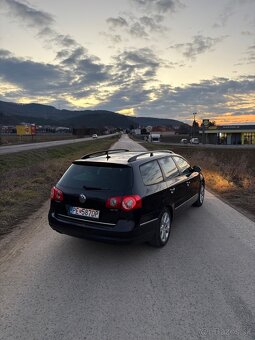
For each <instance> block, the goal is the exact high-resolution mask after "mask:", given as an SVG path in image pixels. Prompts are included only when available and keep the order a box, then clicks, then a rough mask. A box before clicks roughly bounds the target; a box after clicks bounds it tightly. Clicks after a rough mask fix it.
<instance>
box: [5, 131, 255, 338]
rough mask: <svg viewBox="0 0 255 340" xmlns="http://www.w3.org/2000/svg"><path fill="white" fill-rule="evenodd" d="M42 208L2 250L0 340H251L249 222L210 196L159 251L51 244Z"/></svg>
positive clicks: (57, 239) (254, 290) (252, 234)
mask: <svg viewBox="0 0 255 340" xmlns="http://www.w3.org/2000/svg"><path fill="white" fill-rule="evenodd" d="M122 138H124V143H123V142H121V144H118V145H116V146H115V147H123V146H124V147H125V148H130V146H131V145H130V144H129V143H130V142H128V141H127V139H126V138H127V137H126V136H124V137H122ZM125 139H126V140H125ZM131 143H132V145H134V144H133V143H134V142H131ZM128 144H129V146H128ZM134 148H135V149H137V148H138V147H137V145H136V146H135V147H134ZM48 207H49V202H46V203H45V204H44V206H42V207H41V209H40V210H39V211H37V212H36V213H35V214H33V215H31V217H30V218H29V220H28V221H26V222H24V224H23V225H22V230H23V232H21V233H20V234H19V237H16V238H15V239H13V240H12V242H11V244H12V246H10V244H8V243H7V244H5V246H4V245H2V251H1V253H0V254H1V264H0V273H1V280H0V301H1V303H0V316H1V329H0V339H3V340H6V339H25V340H27V339H61V340H62V339H68V340H69V339H100V340H101V339H123V340H125V339H173V340H178V339H180V340H186V339H188V340H192V339H212V340H215V339H238V340H240V339H241V340H246V339H253V340H254V339H255V285H254V282H255V265H254V263H255V223H253V222H252V221H251V220H249V219H247V218H246V217H245V216H243V215H241V214H240V213H239V212H237V211H236V210H234V209H233V208H231V207H230V206H228V205H227V204H225V203H223V202H222V201H220V200H219V199H217V198H216V197H215V196H213V195H212V194H210V193H208V192H207V193H206V199H205V202H204V205H203V206H202V207H201V208H190V209H188V210H186V211H185V213H183V214H182V215H180V216H178V217H177V218H176V219H175V221H174V223H173V229H172V232H171V238H170V241H169V243H168V244H167V246H166V247H164V248H163V249H155V248H153V247H150V246H148V245H147V244H140V245H126V246H123V245H111V244H104V243H97V242H93V241H86V240H82V239H76V238H72V237H69V236H65V235H60V234H58V233H56V232H54V231H53V230H51V229H50V227H49V226H48V222H47V211H48ZM10 237H12V238H13V236H10Z"/></svg>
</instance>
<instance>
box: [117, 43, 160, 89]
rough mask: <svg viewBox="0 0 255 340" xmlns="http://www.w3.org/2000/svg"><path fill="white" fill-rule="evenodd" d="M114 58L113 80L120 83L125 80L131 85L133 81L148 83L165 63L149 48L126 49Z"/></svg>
mask: <svg viewBox="0 0 255 340" xmlns="http://www.w3.org/2000/svg"><path fill="white" fill-rule="evenodd" d="M114 60H115V64H114V66H113V70H114V73H115V76H114V78H113V82H114V83H115V84H116V83H117V84H119V85H121V84H122V83H123V82H124V83H128V84H129V85H130V86H132V84H133V83H132V82H133V81H137V80H140V81H142V82H143V83H146V82H147V81H148V80H153V79H154V77H155V75H156V72H157V70H158V68H159V66H160V64H161V63H163V61H162V60H161V59H159V58H158V57H157V56H156V55H155V53H154V52H153V51H152V50H151V49H149V48H141V49H136V50H128V51H124V52H122V53H120V54H119V55H118V56H116V57H115V58H114ZM130 82H131V83H130Z"/></svg>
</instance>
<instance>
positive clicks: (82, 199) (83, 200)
mask: <svg viewBox="0 0 255 340" xmlns="http://www.w3.org/2000/svg"><path fill="white" fill-rule="evenodd" d="M86 199H87V197H86V196H85V195H84V194H80V196H79V201H80V202H81V203H85V201H86Z"/></svg>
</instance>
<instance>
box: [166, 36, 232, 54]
mask: <svg viewBox="0 0 255 340" xmlns="http://www.w3.org/2000/svg"><path fill="white" fill-rule="evenodd" d="M225 38H227V36H222V37H219V38H211V37H204V36H202V35H196V36H194V37H193V41H192V42H189V43H183V44H175V45H172V46H170V48H172V49H177V50H180V51H181V52H182V54H183V56H184V57H185V58H187V59H192V60H195V58H196V56H197V55H199V54H203V53H205V52H208V51H211V50H212V49H213V47H214V46H215V45H216V44H218V43H220V42H221V41H223V40H224V39H225Z"/></svg>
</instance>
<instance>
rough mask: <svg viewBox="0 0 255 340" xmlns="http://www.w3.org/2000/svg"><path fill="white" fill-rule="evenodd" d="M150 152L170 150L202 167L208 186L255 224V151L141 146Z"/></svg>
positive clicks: (163, 145)
mask: <svg viewBox="0 0 255 340" xmlns="http://www.w3.org/2000/svg"><path fill="white" fill-rule="evenodd" d="M142 145H143V146H144V147H145V148H147V149H148V150H156V149H168V150H169V149H171V150H172V151H174V152H176V153H178V154H180V155H182V156H184V157H185V158H186V159H187V160H188V161H189V162H190V164H191V165H199V166H201V168H202V170H203V174H204V176H205V179H206V186H207V188H208V189H209V190H211V191H212V192H213V193H215V194H216V195H218V196H219V197H221V198H223V199H224V200H226V201H227V202H228V203H230V204H231V205H233V206H234V207H236V208H237V209H238V210H240V211H241V212H242V213H244V214H245V215H247V216H248V217H250V218H251V219H253V220H255V180H254V179H255V150H254V149H242V150H238V149H228V150H227V149H219V148H215V149H213V148H210V149H209V148H208V149H205V148H200V147H196V148H191V147H189V146H170V145H168V144H160V145H156V144H151V143H142Z"/></svg>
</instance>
